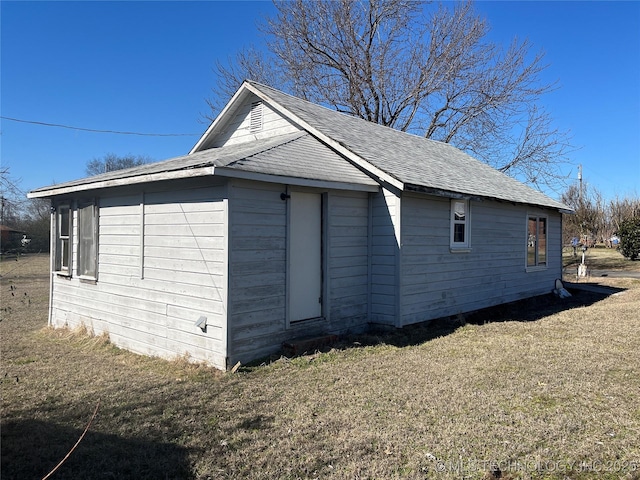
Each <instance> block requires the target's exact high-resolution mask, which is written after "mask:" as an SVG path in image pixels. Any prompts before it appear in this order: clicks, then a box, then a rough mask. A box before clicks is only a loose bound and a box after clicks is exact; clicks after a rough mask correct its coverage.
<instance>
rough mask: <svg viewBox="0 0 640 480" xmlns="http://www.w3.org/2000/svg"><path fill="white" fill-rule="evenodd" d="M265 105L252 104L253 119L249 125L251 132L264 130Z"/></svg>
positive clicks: (260, 103)
mask: <svg viewBox="0 0 640 480" xmlns="http://www.w3.org/2000/svg"><path fill="white" fill-rule="evenodd" d="M262 117H263V105H262V102H253V103H252V104H251V119H250V124H249V131H250V132H252V133H253V132H259V131H260V130H262Z"/></svg>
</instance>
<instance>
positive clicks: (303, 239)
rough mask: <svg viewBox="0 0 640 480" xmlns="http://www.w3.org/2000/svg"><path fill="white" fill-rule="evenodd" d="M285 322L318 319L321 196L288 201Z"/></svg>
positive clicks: (300, 196)
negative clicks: (286, 318) (287, 295)
mask: <svg viewBox="0 0 640 480" xmlns="http://www.w3.org/2000/svg"><path fill="white" fill-rule="evenodd" d="M289 202H290V205H289V208H290V210H289V212H290V217H289V219H290V220H289V221H290V223H289V321H290V322H296V321H299V320H305V319H308V318H317V317H320V316H322V195H321V194H319V193H303V192H291V198H290V199H289Z"/></svg>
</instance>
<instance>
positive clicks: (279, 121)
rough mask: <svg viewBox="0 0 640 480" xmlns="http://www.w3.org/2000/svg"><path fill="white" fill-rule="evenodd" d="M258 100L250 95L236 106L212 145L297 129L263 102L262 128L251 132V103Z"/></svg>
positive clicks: (231, 143) (252, 139)
mask: <svg viewBox="0 0 640 480" xmlns="http://www.w3.org/2000/svg"><path fill="white" fill-rule="evenodd" d="M259 100H260V99H259V98H258V97H256V96H255V95H251V96H250V97H249V99H248V100H247V101H245V103H244V104H242V105H241V106H240V107H239V108H238V110H237V111H236V114H235V115H234V116H233V117H232V118H231V119H230V120H229V122H228V123H227V124H226V125H225V126H224V131H223V132H220V134H219V135H218V138H217V139H216V143H215V144H214V147H221V146H223V145H233V144H235V143H242V142H249V141H254V140H257V139H261V138H271V137H273V136H276V135H283V134H285V133H294V132H297V131H298V130H299V128H298V127H296V126H294V125H292V124H291V123H290V122H289V121H288V120H287V119H285V118H283V117H282V116H281V115H280V114H279V113H277V112H275V111H273V110H272V109H270V108H269V106H268V105H267V104H263V118H262V125H263V126H262V129H261V130H260V131H256V132H252V131H251V130H250V128H249V126H250V124H251V115H250V114H251V103H252V102H257V101H259Z"/></svg>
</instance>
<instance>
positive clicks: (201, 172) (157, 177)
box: [27, 166, 214, 198]
mask: <svg viewBox="0 0 640 480" xmlns="http://www.w3.org/2000/svg"><path fill="white" fill-rule="evenodd" d="M213 173H214V167H212V166H208V167H200V168H190V169H186V170H172V171H168V172H159V173H150V174H147V175H138V176H135V177H124V178H117V179H113V180H103V181H98V182H90V183H83V184H80V185H70V186H67V187H59V188H57V187H55V186H54V187H52V188H51V189H48V190H38V191H32V192H29V193H27V198H47V197H55V196H58V195H65V194H68V193H76V192H86V191H87V190H100V189H103V188H111V187H121V186H127V185H135V184H139V183H150V182H160V181H162V180H175V179H179V178H192V177H205V176H207V175H213Z"/></svg>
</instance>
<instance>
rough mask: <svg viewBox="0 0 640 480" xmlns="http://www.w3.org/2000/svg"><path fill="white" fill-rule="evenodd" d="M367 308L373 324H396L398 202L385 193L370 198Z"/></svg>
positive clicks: (398, 242)
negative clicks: (369, 281)
mask: <svg viewBox="0 0 640 480" xmlns="http://www.w3.org/2000/svg"><path fill="white" fill-rule="evenodd" d="M371 208H372V212H371V219H372V220H371V223H372V226H371V270H370V272H371V275H370V277H371V306H370V319H371V321H372V322H373V323H382V324H387V325H394V326H395V325H397V324H398V311H399V310H398V308H399V303H398V295H399V288H400V287H399V283H398V282H399V271H398V267H399V245H400V198H398V197H397V196H396V195H394V194H393V193H392V192H390V191H388V190H383V191H382V192H381V193H379V194H376V195H373V197H372V207H371Z"/></svg>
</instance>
